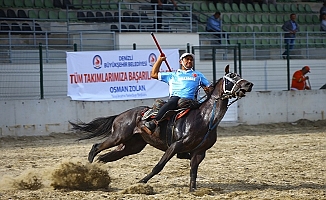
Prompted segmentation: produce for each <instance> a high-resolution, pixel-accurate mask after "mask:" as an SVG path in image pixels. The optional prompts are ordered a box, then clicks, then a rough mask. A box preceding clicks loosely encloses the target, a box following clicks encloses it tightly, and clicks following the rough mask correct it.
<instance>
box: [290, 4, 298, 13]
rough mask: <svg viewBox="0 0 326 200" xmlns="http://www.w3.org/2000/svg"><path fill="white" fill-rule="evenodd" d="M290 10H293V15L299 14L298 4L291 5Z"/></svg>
mask: <svg viewBox="0 0 326 200" xmlns="http://www.w3.org/2000/svg"><path fill="white" fill-rule="evenodd" d="M290 10H291V12H292V13H298V12H299V11H298V7H297V5H296V4H291V5H290Z"/></svg>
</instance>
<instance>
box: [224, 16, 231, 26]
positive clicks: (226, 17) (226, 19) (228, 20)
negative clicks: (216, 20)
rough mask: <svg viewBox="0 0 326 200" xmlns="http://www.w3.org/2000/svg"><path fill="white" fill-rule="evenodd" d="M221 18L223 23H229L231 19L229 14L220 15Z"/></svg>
mask: <svg viewBox="0 0 326 200" xmlns="http://www.w3.org/2000/svg"><path fill="white" fill-rule="evenodd" d="M222 18H223V22H224V24H231V19H230V17H229V15H225V14H224V15H222Z"/></svg>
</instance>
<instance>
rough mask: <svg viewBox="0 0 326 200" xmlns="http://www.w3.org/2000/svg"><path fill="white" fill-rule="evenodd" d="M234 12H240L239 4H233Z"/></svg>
mask: <svg viewBox="0 0 326 200" xmlns="http://www.w3.org/2000/svg"><path fill="white" fill-rule="evenodd" d="M231 8H232V12H235V13H238V12H240V9H239V6H238V4H236V3H232V4H231Z"/></svg>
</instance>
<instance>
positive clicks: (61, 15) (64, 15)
mask: <svg viewBox="0 0 326 200" xmlns="http://www.w3.org/2000/svg"><path fill="white" fill-rule="evenodd" d="M59 20H62V21H66V20H67V12H66V11H65V10H59Z"/></svg>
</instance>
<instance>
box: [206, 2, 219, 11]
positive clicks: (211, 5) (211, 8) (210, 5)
mask: <svg viewBox="0 0 326 200" xmlns="http://www.w3.org/2000/svg"><path fill="white" fill-rule="evenodd" d="M208 9H209V11H211V12H216V11H217V9H216V7H215V5H214V3H213V2H209V3H208Z"/></svg>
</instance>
